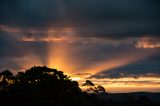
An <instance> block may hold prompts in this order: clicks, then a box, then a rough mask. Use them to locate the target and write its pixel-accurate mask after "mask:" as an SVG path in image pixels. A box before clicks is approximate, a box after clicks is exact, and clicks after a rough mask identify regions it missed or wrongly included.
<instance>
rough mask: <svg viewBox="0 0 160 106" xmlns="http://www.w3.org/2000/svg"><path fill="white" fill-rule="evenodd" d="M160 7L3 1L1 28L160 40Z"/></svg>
mask: <svg viewBox="0 0 160 106" xmlns="http://www.w3.org/2000/svg"><path fill="white" fill-rule="evenodd" d="M159 5H160V2H159V1H158V0H134V1H129V0H123V1H119V0H107V1H106V0H101V1H98V0H85V1H79V0H45V1H44V0H34V1H33V0H23V1H22V0H16V1H14V2H13V1H10V0H1V1H0V14H1V15H0V18H1V20H0V24H3V25H7V26H14V27H19V28H38V29H39V28H43V29H46V28H48V27H53V28H57V27H60V28H61V27H74V28H75V31H76V32H77V35H79V36H96V37H109V38H118V39H119V38H124V37H128V36H130V37H131V36H135V37H139V36H146V35H147V36H157V37H159V35H160V31H159V25H160V15H159Z"/></svg>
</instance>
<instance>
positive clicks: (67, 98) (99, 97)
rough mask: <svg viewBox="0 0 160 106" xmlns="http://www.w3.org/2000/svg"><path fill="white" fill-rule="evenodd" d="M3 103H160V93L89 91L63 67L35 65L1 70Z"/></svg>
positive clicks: (118, 105)
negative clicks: (22, 70) (83, 90)
mask: <svg viewBox="0 0 160 106" xmlns="http://www.w3.org/2000/svg"><path fill="white" fill-rule="evenodd" d="M0 106H160V93H144V92H139V93H138V92H137V93H114V94H110V93H104V92H103V93H100V94H97V93H93V94H89V93H87V92H82V91H81V89H80V88H79V85H78V83H77V82H76V81H72V80H70V79H69V77H68V76H66V75H64V74H63V72H61V71H57V70H56V69H50V68H47V67H32V68H31V69H29V70H27V71H25V72H20V73H18V74H17V75H13V74H12V73H10V72H9V71H4V72H1V73H0Z"/></svg>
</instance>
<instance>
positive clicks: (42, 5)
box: [0, 0, 160, 92]
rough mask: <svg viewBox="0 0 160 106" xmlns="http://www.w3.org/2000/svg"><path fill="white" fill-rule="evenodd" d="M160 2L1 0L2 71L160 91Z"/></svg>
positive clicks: (108, 88)
mask: <svg viewBox="0 0 160 106" xmlns="http://www.w3.org/2000/svg"><path fill="white" fill-rule="evenodd" d="M159 10H160V1H159V0H134V1H131V0H121V1H120V0H0V71H4V70H6V69H9V70H11V71H12V72H13V73H17V72H18V71H23V70H25V69H28V68H30V67H32V66H44V65H45V66H48V67H51V68H56V69H58V70H62V71H64V72H65V73H66V74H68V75H70V76H71V78H72V79H73V80H77V81H79V83H80V84H82V83H83V82H84V81H85V80H86V79H90V80H91V81H93V82H94V83H95V84H97V85H98V84H101V85H103V86H104V87H105V88H106V91H108V92H136V91H151V92H160V30H159V26H160V11H159Z"/></svg>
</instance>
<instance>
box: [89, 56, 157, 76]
mask: <svg viewBox="0 0 160 106" xmlns="http://www.w3.org/2000/svg"><path fill="white" fill-rule="evenodd" d="M159 64H160V62H159V54H158V53H157V54H156V55H152V56H150V57H149V58H146V59H143V60H141V61H138V62H135V63H132V64H128V65H125V66H121V67H118V68H114V69H111V70H106V71H102V72H99V73H97V74H95V75H92V76H90V78H100V79H101V78H113V79H114V78H115V79H116V78H141V77H153V78H159V77H160V72H159V70H160V68H159Z"/></svg>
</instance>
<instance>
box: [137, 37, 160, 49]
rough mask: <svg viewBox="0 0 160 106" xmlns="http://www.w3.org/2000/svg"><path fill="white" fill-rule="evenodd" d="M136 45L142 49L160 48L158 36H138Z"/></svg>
mask: <svg viewBox="0 0 160 106" xmlns="http://www.w3.org/2000/svg"><path fill="white" fill-rule="evenodd" d="M136 47H137V48H144V49H147V48H150V49H153V48H160V38H148V37H144V38H140V39H139V40H138V42H137V44H136Z"/></svg>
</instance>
